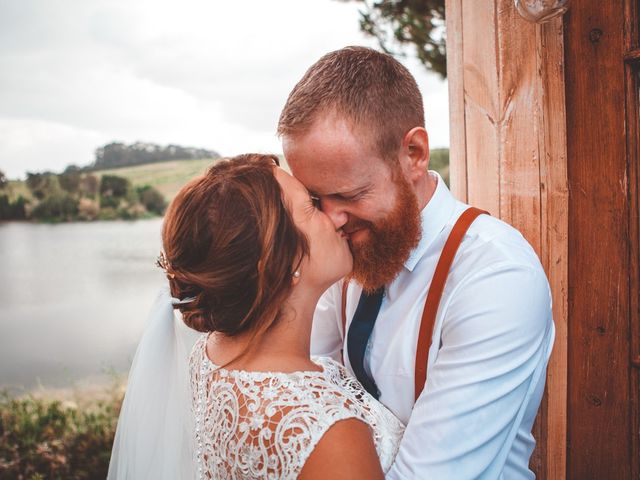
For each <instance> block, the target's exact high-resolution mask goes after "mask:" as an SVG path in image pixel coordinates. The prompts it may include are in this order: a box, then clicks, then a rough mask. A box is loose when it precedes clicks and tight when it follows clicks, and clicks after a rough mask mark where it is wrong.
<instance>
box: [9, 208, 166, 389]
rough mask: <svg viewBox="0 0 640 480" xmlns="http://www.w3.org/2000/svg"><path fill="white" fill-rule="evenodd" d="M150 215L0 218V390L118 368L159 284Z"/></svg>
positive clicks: (71, 380) (156, 230)
mask: <svg viewBox="0 0 640 480" xmlns="http://www.w3.org/2000/svg"><path fill="white" fill-rule="evenodd" d="M161 225H162V221H161V220H160V219H154V220H141V221H134V222H124V221H114V222H96V223H67V224H59V225H43V224H29V223H12V222H10V223H0V388H2V387H12V389H18V390H20V389H25V390H28V389H31V388H33V387H35V386H37V385H40V384H41V385H43V386H45V387H71V386H75V385H81V384H83V383H87V382H89V383H93V382H97V381H104V380H105V379H107V378H109V377H110V376H111V375H109V374H108V372H118V373H126V372H127V370H128V368H129V365H130V363H131V359H132V358H133V354H134V352H135V347H136V344H137V342H138V339H139V338H140V334H141V332H142V327H143V325H144V321H145V320H146V315H147V312H148V309H149V308H150V306H151V304H152V303H153V300H154V298H155V296H156V294H157V292H158V290H159V289H160V288H161V286H162V285H163V284H164V283H165V279H164V274H163V272H162V271H161V270H160V269H159V268H157V267H156V266H155V259H156V257H157V255H158V253H159V251H160V248H161V240H160V230H161Z"/></svg>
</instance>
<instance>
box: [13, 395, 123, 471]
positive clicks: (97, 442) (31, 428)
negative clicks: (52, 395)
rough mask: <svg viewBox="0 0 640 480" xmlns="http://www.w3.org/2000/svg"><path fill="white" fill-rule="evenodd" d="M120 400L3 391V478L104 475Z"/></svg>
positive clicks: (107, 464)
mask: <svg viewBox="0 0 640 480" xmlns="http://www.w3.org/2000/svg"><path fill="white" fill-rule="evenodd" d="M120 403H121V399H120V396H119V395H118V398H115V396H112V398H109V399H105V400H99V401H96V402H94V403H93V405H91V406H87V407H85V408H83V409H79V408H78V407H77V406H76V405H75V404H72V403H71V404H70V403H69V402H61V401H59V400H43V399H37V398H34V397H27V398H23V399H16V398H11V397H10V396H9V395H8V394H6V393H4V394H2V395H0V479H25V480H26V479H37V478H47V479H76V480H83V479H94V478H105V477H106V476H107V470H108V468H109V457H110V455H111V446H112V444H113V437H114V434H115V427H116V424H117V418H118V414H119V409H120Z"/></svg>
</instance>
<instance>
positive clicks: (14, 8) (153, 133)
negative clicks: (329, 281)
mask: <svg viewBox="0 0 640 480" xmlns="http://www.w3.org/2000/svg"><path fill="white" fill-rule="evenodd" d="M357 9H358V6H357V4H355V3H343V2H338V1H334V0H305V1H304V2H301V1H300V0H279V1H272V2H265V1H260V0H253V1H248V0H247V1H244V2H229V1H219V0H209V1H204V0H183V1H181V2H177V1H166V0H164V1H163V0H131V1H125V0H92V1H90V2H87V1H82V0H59V1H56V2H51V1H48V0H21V1H20V2H15V1H12V0H0V71H2V72H3V73H2V75H1V76H0V134H1V141H0V169H2V170H4V171H6V172H7V173H8V175H9V176H11V177H15V176H19V175H22V173H23V172H24V171H26V170H30V171H37V170H41V169H51V170H60V169H61V168H64V166H65V165H67V164H69V163H77V164H86V163H89V162H90V161H91V159H92V154H93V151H94V150H95V148H96V147H98V146H99V145H101V144H104V143H107V142H109V141H112V140H121V141H126V142H132V141H136V140H143V141H149V142H157V143H162V144H166V143H180V144H185V145H192V146H201V147H206V148H211V149H214V150H217V151H219V152H220V153H223V154H235V153H240V152H243V151H275V152H278V151H280V143H279V141H278V139H277V138H276V137H275V135H274V130H275V126H276V122H277V119H278V115H279V113H280V109H281V108H282V105H283V104H284V102H285V100H286V97H287V95H288V93H289V91H290V90H291V88H292V87H293V86H294V84H295V83H296V81H297V80H298V79H299V78H300V77H301V76H302V74H303V73H304V71H305V70H306V69H307V68H308V67H309V66H310V65H311V64H312V63H313V62H314V61H315V60H317V59H318V58H319V57H320V56H321V55H322V54H324V53H326V52H328V51H331V50H334V49H337V48H340V47H342V46H344V45H348V44H361V45H369V46H375V43H374V40H372V39H370V38H368V37H365V36H364V35H363V34H362V33H361V32H360V31H359V26H358V12H357ZM404 63H405V64H406V65H407V66H408V67H409V69H410V70H411V71H412V72H413V73H414V75H415V76H416V79H417V80H418V84H419V85H420V87H421V90H422V92H423V95H424V99H425V109H426V113H427V127H428V129H429V131H430V137H431V143H432V145H433V146H442V145H448V113H447V111H448V109H447V92H446V83H445V82H442V81H440V80H439V79H438V78H437V77H436V76H435V75H433V74H428V73H427V72H425V71H424V68H423V67H422V66H421V65H419V64H418V62H417V61H413V60H407V61H405V62H404Z"/></svg>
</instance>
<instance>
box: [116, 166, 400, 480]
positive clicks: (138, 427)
mask: <svg viewBox="0 0 640 480" xmlns="http://www.w3.org/2000/svg"><path fill="white" fill-rule="evenodd" d="M277 164H278V160H277V158H276V157H274V156H270V155H257V154H251V155H241V156H238V157H235V158H233V159H230V160H225V161H221V162H219V163H217V164H216V165H214V166H213V167H211V168H210V169H209V170H208V172H207V173H206V174H205V175H204V176H202V177H199V178H197V179H195V180H193V181H191V182H190V183H189V184H188V185H186V186H185V187H184V188H183V189H182V190H181V191H180V192H179V193H178V195H177V196H176V198H175V199H174V200H173V202H172V204H171V205H170V207H169V209H168V211H167V214H166V216H165V220H164V226H163V245H164V254H162V255H161V257H160V259H159V264H160V266H162V268H164V270H165V272H166V274H167V278H168V281H169V288H170V294H169V292H166V293H165V294H164V295H160V297H159V298H158V300H157V302H156V305H155V306H154V309H153V310H152V314H151V316H150V319H149V321H148V323H147V325H146V327H145V333H144V335H143V338H142V340H141V342H140V345H139V347H138V351H137V352H136V357H135V358H134V362H133V365H132V368H131V372H130V376H129V385H128V387H127V393H126V396H125V399H124V402H123V406H122V411H121V414H120V418H119V420H118V428H117V433H116V438H115V441H114V447H113V453H112V457H111V463H110V466H109V476H108V478H109V479H118V480H121V479H136V480H138V479H147V478H149V479H150V478H153V479H160V478H166V479H177V478H202V479H224V478H233V479H240V478H242V479H245V478H265V479H281V478H302V479H321V478H322V479H326V478H333V479H351V478H367V479H376V478H378V479H380V478H383V476H384V472H385V471H386V470H387V469H388V468H389V467H390V466H391V463H392V461H393V458H394V456H395V454H396V452H397V448H398V445H399V442H400V438H401V436H402V432H403V426H402V424H401V423H400V421H399V420H397V419H396V418H395V417H394V416H393V415H392V414H391V412H390V411H388V410H387V409H386V408H385V407H384V406H382V404H380V403H378V402H377V401H376V400H375V399H374V398H373V397H372V396H370V395H369V394H368V393H367V392H366V391H365V390H364V389H363V388H362V387H361V386H360V384H358V382H357V381H356V380H355V379H354V378H353V377H352V376H351V375H350V374H349V373H348V372H347V371H346V370H345V368H344V367H343V366H342V365H341V364H339V363H337V362H335V361H334V360H331V359H328V358H315V357H314V358H311V357H310V353H309V351H310V350H309V349H310V336H311V324H312V317H313V312H314V310H315V307H316V304H317V302H318V299H319V298H320V296H321V295H322V293H323V292H324V291H325V290H326V289H327V288H328V287H329V286H331V285H332V284H333V283H335V282H336V281H339V280H340V279H341V278H343V277H345V276H347V275H348V274H349V273H350V271H351V267H352V258H351V254H350V252H349V248H348V243H347V239H346V237H345V235H344V234H343V233H342V232H341V231H336V230H335V227H334V225H333V223H332V222H331V220H330V219H329V218H328V217H327V216H326V215H325V214H324V213H322V212H321V211H320V210H318V209H317V208H316V206H315V204H314V199H312V198H311V197H310V196H309V193H308V192H307V191H306V189H305V188H304V186H303V185H302V184H301V183H300V182H298V181H297V180H296V179H294V178H293V177H292V176H290V175H289V174H287V173H286V172H285V171H284V170H282V169H280V168H279V167H277ZM173 309H177V310H179V311H180V312H181V317H182V321H183V322H184V323H182V322H180V321H178V320H175V319H174V315H173ZM184 325H186V326H188V327H190V329H191V330H190V329H187V328H185V327H184ZM193 331H197V332H202V333H200V334H198V335H197V337H196V339H195V342H194V337H193V335H192V333H193ZM189 352H190V353H189Z"/></svg>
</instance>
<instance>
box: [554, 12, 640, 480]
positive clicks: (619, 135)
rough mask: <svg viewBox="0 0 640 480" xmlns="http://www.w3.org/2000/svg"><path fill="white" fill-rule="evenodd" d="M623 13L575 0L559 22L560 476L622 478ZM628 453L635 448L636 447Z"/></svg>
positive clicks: (626, 407) (625, 410) (627, 433)
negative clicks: (562, 203) (564, 263)
mask: <svg viewBox="0 0 640 480" xmlns="http://www.w3.org/2000/svg"><path fill="white" fill-rule="evenodd" d="M623 27H624V19H623V9H621V8H620V5H618V2H602V1H598V0H581V2H580V5H579V8H576V7H575V6H574V7H573V8H572V9H571V10H570V11H569V15H568V17H567V18H566V22H565V59H566V64H565V67H566V68H565V78H566V85H567V88H566V105H567V124H568V125H569V128H568V136H567V154H568V174H569V188H570V192H571V195H570V197H569V232H570V236H569V251H570V252H571V256H570V257H569V278H570V284H569V320H570V321H569V338H571V339H572V340H571V344H570V348H569V352H568V366H569V390H568V403H569V406H568V442H569V449H568V456H567V476H568V477H569V478H576V479H578V478H615V479H618V478H620V479H626V478H631V467H630V466H631V463H632V459H631V456H632V455H631V452H630V448H629V444H630V438H631V436H632V433H631V430H630V428H631V413H630V402H629V398H630V391H629V378H630V371H629V369H630V366H629V350H630V346H629V328H628V327H629V294H630V292H629V287H630V282H629V263H628V260H629V243H628V241H629V233H630V232H629V225H628V221H629V204H628V198H627V195H628V177H627V174H628V170H627V157H626V145H625V144H626V142H625V114H624V92H625V90H624V62H623V56H624V53H625V52H624V38H623V35H624V28H623ZM634 455H637V453H635V454H634Z"/></svg>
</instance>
